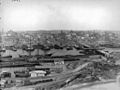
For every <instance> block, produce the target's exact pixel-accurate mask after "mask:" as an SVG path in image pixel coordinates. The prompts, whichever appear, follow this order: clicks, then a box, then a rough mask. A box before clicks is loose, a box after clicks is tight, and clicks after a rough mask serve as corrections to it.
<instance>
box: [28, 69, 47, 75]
mask: <svg viewBox="0 0 120 90" xmlns="http://www.w3.org/2000/svg"><path fill="white" fill-rule="evenodd" d="M45 74H46V71H43V70H37V71H31V72H30V76H31V77H39V76H45Z"/></svg>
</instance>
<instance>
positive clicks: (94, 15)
mask: <svg viewBox="0 0 120 90" xmlns="http://www.w3.org/2000/svg"><path fill="white" fill-rule="evenodd" d="M0 16H1V21H0V24H1V27H0V28H3V29H4V30H10V29H11V30H15V31H20V30H61V29H62V30H120V0H20V2H17V1H14V0H1V7H0Z"/></svg>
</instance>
